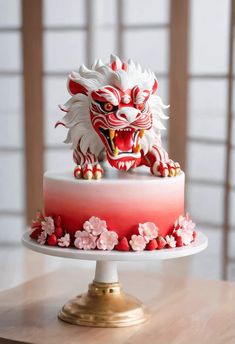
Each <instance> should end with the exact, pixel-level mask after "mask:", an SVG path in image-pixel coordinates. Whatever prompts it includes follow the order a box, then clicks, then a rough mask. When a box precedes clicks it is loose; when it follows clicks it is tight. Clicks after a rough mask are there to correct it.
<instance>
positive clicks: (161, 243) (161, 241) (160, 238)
mask: <svg viewBox="0 0 235 344" xmlns="http://www.w3.org/2000/svg"><path fill="white" fill-rule="evenodd" d="M157 244H158V247H157V249H158V250H161V249H162V248H163V247H165V245H166V240H165V239H164V238H163V236H161V235H159V236H158V237H157Z"/></svg>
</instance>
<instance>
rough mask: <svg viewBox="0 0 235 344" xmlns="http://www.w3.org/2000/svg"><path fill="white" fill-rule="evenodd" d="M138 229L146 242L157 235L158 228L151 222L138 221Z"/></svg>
mask: <svg viewBox="0 0 235 344" xmlns="http://www.w3.org/2000/svg"><path fill="white" fill-rule="evenodd" d="M138 231H139V233H140V235H142V236H143V237H144V239H145V241H146V242H147V243H148V242H149V241H150V240H152V239H155V238H156V237H157V236H158V228H157V226H156V225H155V224H154V223H153V222H145V223H139V228H138Z"/></svg>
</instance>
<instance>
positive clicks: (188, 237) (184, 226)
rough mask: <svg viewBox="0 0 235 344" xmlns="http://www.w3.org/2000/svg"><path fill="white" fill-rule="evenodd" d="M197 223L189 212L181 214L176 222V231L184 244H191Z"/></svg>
mask: <svg viewBox="0 0 235 344" xmlns="http://www.w3.org/2000/svg"><path fill="white" fill-rule="evenodd" d="M195 229H196V224H195V223H194V222H193V221H192V220H191V218H190V217H189V215H188V214H186V216H185V217H184V216H180V217H179V219H178V220H177V221H176V223H175V230H174V232H175V233H176V235H177V236H178V237H181V239H182V243H183V244H184V245H189V244H190V243H191V242H192V241H193V240H194V233H195Z"/></svg>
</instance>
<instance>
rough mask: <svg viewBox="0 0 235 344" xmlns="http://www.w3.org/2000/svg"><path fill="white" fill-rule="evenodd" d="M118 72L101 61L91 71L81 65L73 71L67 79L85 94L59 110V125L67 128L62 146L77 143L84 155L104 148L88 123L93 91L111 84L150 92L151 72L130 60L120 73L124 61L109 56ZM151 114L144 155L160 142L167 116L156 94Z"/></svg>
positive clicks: (152, 101)
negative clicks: (75, 83)
mask: <svg viewBox="0 0 235 344" xmlns="http://www.w3.org/2000/svg"><path fill="white" fill-rule="evenodd" d="M114 61H115V63H116V66H117V71H113V70H112V68H111V66H110V64H104V63H103V62H102V61H101V60H98V61H96V62H95V63H94V64H93V65H92V67H91V69H88V68H87V67H85V66H84V65H82V66H81V67H80V69H79V71H78V72H72V73H71V74H70V75H69V79H68V80H73V81H74V82H77V83H79V84H80V85H82V86H83V87H84V88H85V89H86V90H87V95H84V94H82V93H79V94H75V95H72V97H71V98H70V99H69V100H68V102H67V103H66V104H64V105H63V106H61V109H62V110H64V111H66V115H65V116H64V117H63V119H62V121H61V122H62V123H63V124H64V125H65V127H66V128H68V129H69V131H68V135H67V138H66V140H65V141H64V142H65V143H72V148H73V149H76V148H77V144H78V142H79V141H80V149H81V151H82V153H83V154H86V153H87V151H88V150H89V152H90V153H92V154H94V155H96V156H98V155H99V153H100V152H101V151H102V150H103V149H104V145H103V143H102V141H101V139H100V138H99V136H98V134H97V133H96V131H95V130H94V129H93V127H92V124H91V120H90V114H89V113H90V110H89V108H90V93H91V92H92V91H93V90H97V89H98V88H102V87H103V86H107V85H111V86H114V87H117V88H119V89H122V90H126V89H129V88H133V87H134V86H136V85H138V86H139V87H140V89H149V90H152V87H153V84H154V80H155V79H156V77H155V75H154V73H152V72H151V71H150V70H144V71H143V70H142V68H141V67H140V65H139V64H135V63H134V62H133V61H132V60H129V61H128V62H127V63H126V65H127V69H126V70H122V69H121V68H122V64H123V62H122V61H121V60H120V59H119V58H118V57H116V56H113V55H111V63H112V62H114ZM148 102H149V104H150V108H151V111H152V115H153V126H152V128H151V129H150V130H146V131H145V134H144V137H143V138H142V144H141V146H142V149H143V151H144V154H146V153H147V152H148V151H149V149H151V147H152V145H153V143H154V140H155V138H156V136H157V138H158V139H159V140H160V130H162V129H165V127H164V126H163V124H162V123H161V119H167V118H168V117H167V116H166V115H165V114H164V113H163V109H165V108H167V106H165V105H164V104H163V103H162V100H161V98H160V97H159V96H157V95H156V94H152V95H151V96H150V98H149V100H148Z"/></svg>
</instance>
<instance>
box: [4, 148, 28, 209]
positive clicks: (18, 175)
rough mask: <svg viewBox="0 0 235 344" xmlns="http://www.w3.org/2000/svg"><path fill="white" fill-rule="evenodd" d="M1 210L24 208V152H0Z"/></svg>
mask: <svg viewBox="0 0 235 344" xmlns="http://www.w3.org/2000/svg"><path fill="white" fill-rule="evenodd" d="M0 161H1V164H0V181H1V197H0V210H13V211H14V210H16V211H23V209H24V191H25V187H24V185H25V182H24V168H23V163H24V161H23V154H22V153H20V152H19V153H9V152H6V153H0Z"/></svg>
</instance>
